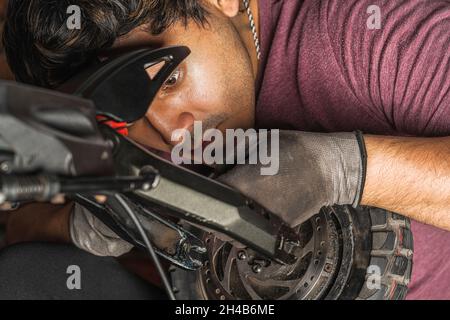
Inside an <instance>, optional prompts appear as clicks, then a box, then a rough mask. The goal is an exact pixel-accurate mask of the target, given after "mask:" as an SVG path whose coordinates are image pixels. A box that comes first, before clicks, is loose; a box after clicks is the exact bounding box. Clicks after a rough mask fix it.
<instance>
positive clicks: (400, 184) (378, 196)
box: [362, 136, 450, 230]
mask: <svg viewBox="0 0 450 320" xmlns="http://www.w3.org/2000/svg"><path fill="white" fill-rule="evenodd" d="M365 140H366V148H367V153H368V163H367V176H366V183H365V187H364V193H363V199H362V204H363V205H369V206H374V207H379V208H384V209H387V210H390V211H394V212H397V213H399V214H402V215H405V216H407V217H409V218H411V219H415V220H417V221H420V222H423V223H427V224H431V225H434V226H436V227H439V228H443V229H446V230H450V161H449V159H450V138H428V139H427V138H394V137H376V136H367V137H366V138H365Z"/></svg>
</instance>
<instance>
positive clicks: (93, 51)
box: [5, 0, 450, 298]
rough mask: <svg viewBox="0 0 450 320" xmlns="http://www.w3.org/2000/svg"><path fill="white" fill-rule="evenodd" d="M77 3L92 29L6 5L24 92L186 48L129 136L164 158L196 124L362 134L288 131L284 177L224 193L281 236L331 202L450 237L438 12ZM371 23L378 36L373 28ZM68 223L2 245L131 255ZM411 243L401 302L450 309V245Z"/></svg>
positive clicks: (87, 221) (233, 178)
mask: <svg viewBox="0 0 450 320" xmlns="http://www.w3.org/2000/svg"><path fill="white" fill-rule="evenodd" d="M73 3H77V4H78V5H79V6H80V7H81V9H82V13H83V19H82V21H84V23H85V24H86V26H85V28H83V27H82V28H81V29H80V30H68V29H67V28H62V27H61V26H62V25H64V23H65V19H66V16H65V15H64V13H65V12H66V9H67V6H68V5H69V3H68V2H66V1H57V2H55V1H44V0H40V1H39V0H33V1H17V0H16V1H14V0H13V1H11V0H10V7H9V12H8V17H9V19H8V22H7V27H6V31H5V46H6V48H7V53H8V58H9V63H10V66H11V68H12V70H13V71H14V73H15V75H16V77H17V79H18V80H19V81H23V82H28V83H33V84H36V85H42V86H46V87H57V86H58V85H59V84H61V83H62V82H64V81H65V80H67V79H68V78H70V77H71V76H72V75H73V74H74V73H76V72H77V70H79V68H80V67H82V66H83V65H85V64H86V63H87V62H88V61H89V60H91V59H93V58H98V57H103V58H105V57H106V58H107V57H108V56H110V55H111V54H114V52H115V51H116V50H118V51H122V50H128V49H130V48H133V47H141V46H146V45H147V46H148V45H153V46H168V45H187V46H189V47H190V48H191V50H192V54H191V56H190V57H189V58H188V59H187V60H186V61H185V63H183V64H182V65H181V66H180V68H179V69H178V70H177V71H175V73H174V74H173V75H172V76H171V78H170V79H168V81H167V83H166V85H165V86H164V87H163V88H162V90H161V91H160V92H159V94H158V96H157V98H156V99H155V101H154V102H153V104H152V106H151V108H150V109H149V112H148V114H147V115H146V117H145V118H144V119H141V120H139V121H137V122H135V123H133V124H130V136H131V137H132V138H133V139H135V140H136V141H138V142H139V143H142V144H144V145H149V146H152V147H154V148H158V149H161V150H163V151H170V150H171V147H172V146H173V143H174V142H172V141H171V134H172V132H174V131H175V130H177V129H180V128H181V129H182V128H186V129H189V128H191V127H192V125H193V122H194V121H195V120H199V121H203V122H204V123H207V124H208V127H210V128H218V129H221V130H224V129H227V128H244V129H245V128H250V127H253V126H256V127H260V128H280V129H291V130H297V131H299V130H302V131H311V132H352V131H355V130H361V131H363V132H364V133H365V135H364V139H362V137H361V136H360V135H356V134H344V135H339V134H331V133H330V134H326V135H318V134H305V133H300V132H297V133H293V132H291V133H288V134H286V135H285V137H284V138H283V137H282V140H281V148H282V149H281V157H282V159H281V166H280V168H284V169H285V171H283V170H282V174H280V175H277V176H275V177H272V179H275V180H272V181H276V183H271V184H267V183H266V181H267V180H266V179H269V178H262V177H261V176H257V175H254V172H253V171H254V170H252V168H251V167H248V166H247V167H245V166H244V167H238V168H237V169H236V170H235V171H234V172H231V173H230V175H228V176H227V177H225V178H224V180H225V182H227V183H229V184H230V185H232V186H234V187H236V188H238V189H240V190H241V191H243V192H244V193H246V194H247V195H249V196H251V197H254V198H255V200H257V201H259V202H261V203H262V204H263V205H266V206H268V207H269V208H270V209H272V210H274V211H275V212H276V213H278V214H280V215H281V216H282V218H283V219H285V220H286V221H287V222H289V223H291V224H296V223H298V222H300V221H301V220H304V219H306V218H308V217H309V216H310V215H311V214H313V213H314V211H315V210H317V208H320V207H321V206H322V205H326V204H333V203H341V204H354V205H356V204H363V205H370V206H376V207H380V208H385V209H388V210H391V211H395V212H400V213H402V214H404V215H405V216H407V217H410V218H412V219H414V220H417V221H419V222H422V223H426V224H429V225H433V226H436V227H439V228H441V229H446V230H450V214H449V212H450V165H449V162H448V161H447V160H446V159H447V158H448V157H449V156H450V138H448V136H450V119H449V117H450V112H449V111H450V50H449V47H450V32H449V31H450V3H449V2H448V1H446V0H399V1H379V0H376V1H374V0H359V1H358V0H348V1H333V0H322V1H319V0H305V1H275V0H271V1H256V0H253V1H251V2H250V8H249V9H250V10H245V8H244V7H243V3H242V2H241V1H239V0H205V1H196V0H185V1H164V0H148V1H137V0H134V1H120V0H114V1H109V2H108V5H105V1H100V0H97V1H81V0H80V1H72V2H71V3H70V4H73ZM377 12H378V13H379V17H378V18H380V19H381V21H379V27H377V23H372V24H371V23H369V22H368V21H372V22H373V20H371V19H373V18H374V16H373V15H375V19H376V18H377V16H376V13H377ZM250 13H252V14H250ZM252 21H253V22H252ZM249 24H252V25H253V24H254V26H255V28H249ZM258 40H259V41H258ZM259 55H260V60H258V56H259ZM149 72H150V73H151V72H152V70H150V71H149ZM255 92H256V95H255ZM255 105H256V108H255ZM364 147H365V148H364ZM364 149H366V150H364ZM366 153H367V163H365V154H366ZM305 164H310V166H309V167H308V166H307V165H305ZM296 166H297V167H296ZM305 166H306V167H305ZM296 168H297V169H296ZM305 168H306V169H308V170H303V169H305ZM305 172H306V173H305ZM242 177H243V178H242ZM247 181H252V183H251V184H247ZM302 184H303V186H305V185H306V186H309V185H310V186H314V187H316V188H311V189H308V188H300V187H299V186H302ZM270 186H275V187H278V188H286V187H287V186H289V188H291V194H292V195H291V197H289V199H288V201H286V200H283V201H282V202H281V201H277V199H273V197H267V195H268V194H275V193H276V192H277V191H279V190H277V189H276V188H275V187H273V188H275V189H272V188H271V187H270ZM323 186H325V188H323V189H320V188H319V187H323ZM305 189H306V190H305ZM315 191H316V192H315ZM318 191H320V192H318ZM267 199H270V202H268V201H267ZM299 202H300V203H302V204H303V207H301V208H300V209H299V207H298V205H299ZM294 209H295V210H294ZM301 209H303V210H301ZM60 210H61V209H60ZM62 211H63V213H62V214H55V213H54V212H52V213H46V214H47V215H51V217H52V218H51V219H49V221H51V224H50V223H49V225H47V226H45V225H44V226H42V228H40V229H39V230H35V231H29V232H28V235H27V236H26V237H22V238H20V237H19V236H16V237H17V238H15V239H14V237H15V236H14V235H12V233H9V234H10V235H11V236H10V242H21V241H27V240H46V239H48V238H50V239H61V240H64V239H65V240H66V241H68V239H70V237H71V238H72V240H73V241H75V243H76V244H77V245H78V246H79V247H82V248H83V249H85V250H88V251H90V252H93V253H96V254H107V255H117V254H119V253H123V252H126V251H128V250H129V249H130V248H127V247H126V246H125V245H123V244H121V242H120V240H114V241H112V242H111V243H112V245H109V244H108V242H105V241H103V240H104V239H105V237H106V236H105V234H102V233H104V232H102V227H98V228H92V223H94V222H93V221H95V220H94V219H93V218H92V217H91V216H90V215H89V213H85V212H84V213H80V212H79V211H77V210H75V211H77V212H78V213H77V214H73V215H72V220H70V218H69V217H70V216H71V214H70V213H71V211H70V209H68V208H66V209H63V210H62ZM293 211H302V212H297V213H295V214H294V212H293ZM43 215H45V213H43ZM19 216H20V215H16V216H15V217H14V215H13V216H12V218H11V219H12V220H11V221H12V222H11V223H10V226H9V228H10V230H14V228H18V229H20V228H25V229H26V230H34V229H33V228H30V227H24V225H26V223H28V224H30V223H32V222H23V221H24V220H26V219H25V218H24V217H25V216H23V215H22V218H17V217H19ZM31 216H36V215H35V214H34V212H33V214H29V215H28V216H27V219H29V220H28V221H33V220H32V217H31ZM74 216H75V218H74ZM15 219H17V221H16V222H15V223H14V220H15ZM39 219H40V221H42V218H39ZM69 220H70V221H71V224H70V227H69ZM89 226H90V227H91V229H90V230H91V231H86V230H89ZM69 229H70V232H69ZM92 230H95V232H94V231H92ZM57 231H59V232H57ZM105 232H106V231H105ZM69 233H70V235H69ZM413 233H414V237H415V239H414V240H415V260H414V262H415V268H414V274H413V283H412V284H411V286H410V293H409V298H450V277H448V276H447V275H446V273H447V272H448V271H450V262H449V261H448V259H447V257H449V256H450V246H449V244H450V234H449V233H447V232H446V231H443V230H439V229H436V228H434V227H431V226H427V225H424V224H420V223H418V222H414V223H413ZM19 234H24V232H22V233H16V235H19ZM110 238H111V237H110ZM85 240H88V241H85Z"/></svg>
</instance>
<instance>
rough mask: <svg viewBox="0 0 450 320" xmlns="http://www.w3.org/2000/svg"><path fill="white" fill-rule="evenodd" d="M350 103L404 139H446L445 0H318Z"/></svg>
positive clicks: (449, 47) (448, 39)
mask: <svg viewBox="0 0 450 320" xmlns="http://www.w3.org/2000/svg"><path fill="white" fill-rule="evenodd" d="M321 6H322V7H321V11H322V13H323V12H325V15H326V17H327V22H326V26H327V32H326V34H327V36H328V37H329V41H330V43H331V46H332V50H333V53H334V55H335V58H336V60H337V62H338V65H339V67H340V68H341V72H342V75H343V77H344V78H345V81H346V82H347V84H348V85H349V86H350V88H351V90H352V92H353V94H354V95H355V96H356V98H357V99H358V101H360V102H361V103H362V104H364V105H365V106H367V107H369V108H371V109H372V108H373V111H374V112H376V113H377V114H381V115H382V116H383V117H384V118H385V119H386V121H388V122H389V124H390V126H392V127H393V128H394V129H395V130H396V131H397V132H399V133H403V134H406V135H430V136H435V135H450V0H395V1H392V0H389V1H388V0H384V1H381V0H345V1H342V0H329V1H322V4H321Z"/></svg>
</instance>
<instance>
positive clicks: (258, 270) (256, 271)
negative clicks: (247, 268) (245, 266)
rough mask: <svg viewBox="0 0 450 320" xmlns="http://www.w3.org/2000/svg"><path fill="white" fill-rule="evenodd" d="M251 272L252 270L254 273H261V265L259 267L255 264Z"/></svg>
mask: <svg viewBox="0 0 450 320" xmlns="http://www.w3.org/2000/svg"><path fill="white" fill-rule="evenodd" d="M252 270H253V272H254V273H260V272H261V271H262V267H261V265H259V264H255V265H254V266H253V267H252Z"/></svg>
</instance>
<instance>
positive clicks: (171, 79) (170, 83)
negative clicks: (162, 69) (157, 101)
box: [163, 70, 181, 90]
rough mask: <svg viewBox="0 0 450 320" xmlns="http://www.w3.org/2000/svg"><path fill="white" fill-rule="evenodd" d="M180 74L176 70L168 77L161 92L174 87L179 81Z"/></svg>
mask: <svg viewBox="0 0 450 320" xmlns="http://www.w3.org/2000/svg"><path fill="white" fill-rule="evenodd" d="M180 75H181V72H180V70H176V71H175V72H174V73H172V74H171V75H170V77H169V78H168V79H167V80H166V82H164V85H163V90H165V89H168V88H171V87H173V86H175V85H176V84H177V82H178V80H179V79H180Z"/></svg>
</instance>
